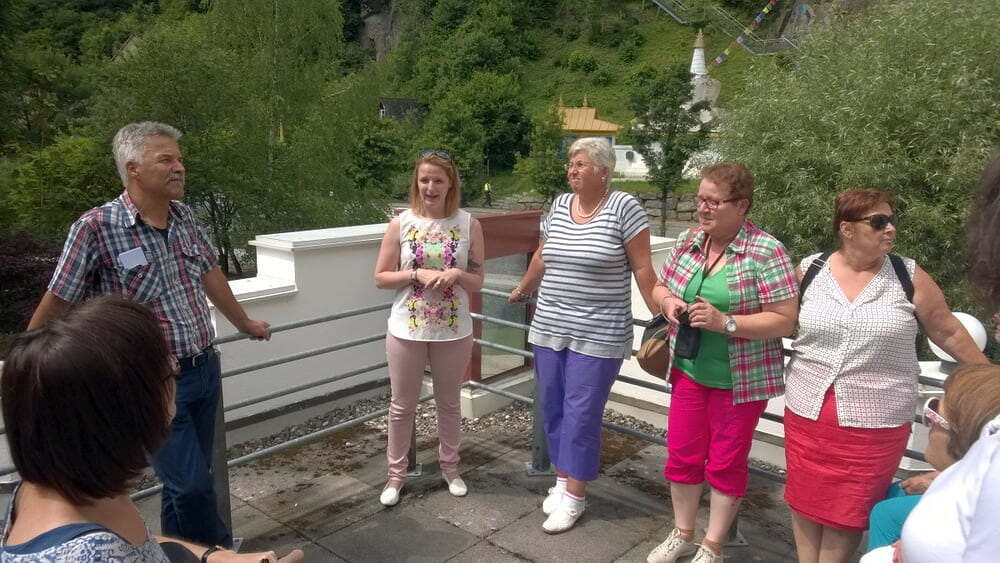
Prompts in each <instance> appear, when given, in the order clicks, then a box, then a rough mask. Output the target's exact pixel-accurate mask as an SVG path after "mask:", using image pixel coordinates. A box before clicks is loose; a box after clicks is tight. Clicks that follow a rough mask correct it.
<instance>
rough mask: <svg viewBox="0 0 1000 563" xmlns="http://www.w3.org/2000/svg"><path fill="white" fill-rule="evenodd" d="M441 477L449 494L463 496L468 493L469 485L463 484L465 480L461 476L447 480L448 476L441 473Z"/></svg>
mask: <svg viewBox="0 0 1000 563" xmlns="http://www.w3.org/2000/svg"><path fill="white" fill-rule="evenodd" d="M441 477H442V478H443V479H444V482H445V483H447V484H448V492H449V493H451V496H453V497H464V496H465V495H467V494H469V487H467V486H466V485H465V481H463V480H462V478H461V477H455V478H454V479H452V480H451V481H449V480H448V477H446V476H444V475H441Z"/></svg>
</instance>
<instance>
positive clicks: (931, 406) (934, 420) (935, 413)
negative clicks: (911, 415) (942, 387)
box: [920, 397, 951, 430]
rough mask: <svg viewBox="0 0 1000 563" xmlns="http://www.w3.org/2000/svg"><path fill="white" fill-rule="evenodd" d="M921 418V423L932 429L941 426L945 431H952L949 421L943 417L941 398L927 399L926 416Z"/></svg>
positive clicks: (925, 405) (925, 404)
mask: <svg viewBox="0 0 1000 563" xmlns="http://www.w3.org/2000/svg"><path fill="white" fill-rule="evenodd" d="M920 418H921V422H923V423H924V426H926V427H928V428H930V427H932V426H939V427H941V428H943V429H945V430H950V429H951V426H950V425H949V424H948V421H947V420H946V419H945V418H944V417H943V416H941V399H940V397H931V398H930V399H927V402H926V403H924V414H923V416H922V417H920Z"/></svg>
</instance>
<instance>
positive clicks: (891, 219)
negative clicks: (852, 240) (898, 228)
mask: <svg viewBox="0 0 1000 563" xmlns="http://www.w3.org/2000/svg"><path fill="white" fill-rule="evenodd" d="M850 222H851V223H868V224H869V225H870V226H871V228H873V229H875V230H876V231H881V230H882V229H884V228H886V227H888V226H889V225H890V224H891V225H895V224H896V216H895V215H885V214H884V213H876V214H874V215H869V216H867V217H862V218H860V219H855V220H853V221H850Z"/></svg>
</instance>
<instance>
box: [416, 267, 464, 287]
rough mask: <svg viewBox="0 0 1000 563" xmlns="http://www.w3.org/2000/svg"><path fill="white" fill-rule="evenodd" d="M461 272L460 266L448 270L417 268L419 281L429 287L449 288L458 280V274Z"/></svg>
mask: <svg viewBox="0 0 1000 563" xmlns="http://www.w3.org/2000/svg"><path fill="white" fill-rule="evenodd" d="M461 274H462V271H461V270H459V269H458V268H448V269H446V270H429V269H427V268H420V269H418V270H417V282H418V283H419V284H420V285H422V286H424V287H426V288H428V289H438V290H441V289H448V288H449V287H451V286H453V285H455V284H456V283H457V282H458V276H460V275H461Z"/></svg>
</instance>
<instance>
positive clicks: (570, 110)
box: [559, 96, 621, 137]
mask: <svg viewBox="0 0 1000 563" xmlns="http://www.w3.org/2000/svg"><path fill="white" fill-rule="evenodd" d="M559 113H560V114H561V115H562V125H563V131H566V132H567V133H573V134H577V135H580V136H581V137H589V136H601V135H617V134H618V131H620V130H621V126H620V125H618V124H617V123H612V122H610V121H605V120H603V119H601V118H600V117H598V116H597V108H592V107H590V106H589V105H588V104H587V98H586V96H584V98H583V106H581V107H578V108H574V107H566V106H564V105H563V101H562V97H560V98H559Z"/></svg>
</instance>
